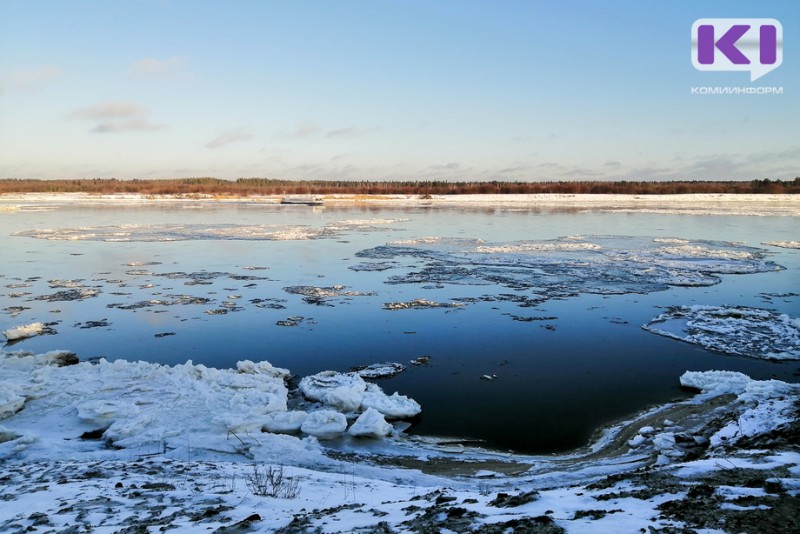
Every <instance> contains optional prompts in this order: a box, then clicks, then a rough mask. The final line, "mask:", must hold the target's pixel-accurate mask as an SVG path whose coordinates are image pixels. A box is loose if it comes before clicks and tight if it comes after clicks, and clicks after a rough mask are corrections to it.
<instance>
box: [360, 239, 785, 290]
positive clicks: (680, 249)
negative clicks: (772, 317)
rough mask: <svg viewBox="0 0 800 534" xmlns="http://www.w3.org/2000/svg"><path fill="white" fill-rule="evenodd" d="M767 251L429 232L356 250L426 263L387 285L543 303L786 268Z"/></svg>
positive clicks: (718, 244) (674, 242)
mask: <svg viewBox="0 0 800 534" xmlns="http://www.w3.org/2000/svg"><path fill="white" fill-rule="evenodd" d="M766 255H767V253H766V252H765V251H764V250H763V249H759V248H755V247H748V246H744V245H741V244H735V243H729V242H724V241H706V240H687V239H664V238H655V239H654V238H648V237H629V236H569V237H562V238H559V239H554V240H547V241H519V242H511V243H494V244H491V243H485V242H483V241H481V240H478V239H460V238H432V237H426V238H420V239H416V240H405V241H396V242H393V243H389V244H387V245H383V246H378V247H375V248H371V249H367V250H362V251H360V252H358V253H357V254H356V256H358V257H359V258H361V259H366V260H399V259H401V258H412V260H413V261H416V262H420V261H422V262H424V263H423V265H422V267H421V268H418V267H412V266H406V267H405V272H402V273H399V274H395V275H392V276H389V277H388V278H387V279H386V283H388V284H412V283H419V284H431V283H433V284H451V285H453V284H456V285H500V286H503V287H507V288H511V289H514V290H520V291H521V290H528V291H532V292H533V293H534V294H535V296H536V298H537V299H540V300H539V302H543V301H545V300H548V299H553V298H564V297H571V296H575V295H578V294H585V293H592V294H607V295H610V294H626V293H641V294H646V293H651V292H654V291H664V290H666V289H668V288H669V287H671V286H711V285H714V284H717V283H719V282H720V278H719V276H718V275H722V274H750V273H759V272H768V271H778V270H781V269H783V267H781V266H779V265H777V264H775V263H774V262H771V261H768V260H766V259H765V258H766ZM395 272H397V270H395Z"/></svg>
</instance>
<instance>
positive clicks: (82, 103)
mask: <svg viewBox="0 0 800 534" xmlns="http://www.w3.org/2000/svg"><path fill="white" fill-rule="evenodd" d="M0 6H1V7H2V9H1V10H0V11H2V16H0V178H41V179H74V178H112V177H116V178H119V179H131V178H140V179H153V178H183V177H193V176H212V177H217V178H226V179H235V178H239V177H265V178H282V179H335V180H340V179H345V180H399V179H402V180H451V181H455V180H458V181H461V180H511V181H517V180H519V181H540V180H608V179H613V180H670V179H689V180H749V179H756V178H771V179H793V178H794V177H796V176H800V135H798V126H797V125H798V124H800V97H798V92H799V91H800V65H799V62H798V56H799V55H800V45H798V39H800V3H799V2H797V1H796V0H774V1H770V2H756V1H736V0H727V1H689V0H678V1H673V2H643V1H641V0H619V1H613V2H612V1H607V2H597V1H592V0H585V1H578V0H566V1H561V2H550V1H533V0H529V1H521V0H519V1H517V0H497V1H490V0H484V1H475V0H402V1H401V0H339V1H334V0H318V1H310V0H291V1H290V0H284V1H270V0H263V1H256V0H250V1H248V0H240V1H232V2H223V1H205V0H139V1H126V0H119V1H114V2H106V1H99V0H97V1H81V0H77V1H69V2H65V1H55V0H31V1H25V0H0ZM701 18H774V19H776V20H778V21H779V22H780V23H781V25H782V27H783V63H782V64H781V65H780V66H779V67H778V68H776V69H775V70H773V71H771V72H769V73H768V74H766V75H765V76H763V77H761V78H759V79H757V80H755V81H752V82H751V81H750V75H749V73H747V72H741V71H740V72H722V71H700V70H697V69H695V67H694V66H693V64H692V25H693V23H694V21H696V20H697V19H701ZM717 53H719V52H717ZM698 87H733V88H755V87H770V88H780V89H781V90H782V94H692V88H698Z"/></svg>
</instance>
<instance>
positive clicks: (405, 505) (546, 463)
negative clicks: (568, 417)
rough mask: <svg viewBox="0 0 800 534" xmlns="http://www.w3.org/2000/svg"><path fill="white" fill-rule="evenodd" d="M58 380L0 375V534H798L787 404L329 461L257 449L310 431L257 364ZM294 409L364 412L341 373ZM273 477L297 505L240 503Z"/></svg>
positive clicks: (700, 401) (310, 387)
mask: <svg viewBox="0 0 800 534" xmlns="http://www.w3.org/2000/svg"><path fill="white" fill-rule="evenodd" d="M74 363H75V359H74V355H70V353H66V352H63V351H62V352H51V353H47V354H43V355H31V354H21V353H2V355H1V356H0V376H2V383H0V406H1V407H0V422H1V423H2V424H1V425H0V456H1V457H2V459H0V480H2V482H3V485H2V486H1V487H0V531H9V532H17V531H23V530H25V529H27V528H28V527H33V528H37V529H38V528H41V529H49V530H54V531H62V530H64V529H71V530H68V531H69V532H84V531H90V530H91V531H93V532H114V531H121V530H123V529H125V528H131V529H133V528H138V529H139V530H136V531H137V532H142V531H145V530H147V531H149V532H157V531H159V530H163V529H168V528H180V529H182V530H184V531H193V530H198V531H199V530H204V531H205V530H208V529H211V530H216V529H222V530H220V532H244V531H258V532H285V533H288V532H308V531H314V532H317V531H319V532H440V531H444V530H450V531H455V532H466V531H471V532H485V533H489V532H492V533H494V532H506V531H518V532H564V531H568V532H573V531H574V532H637V531H639V529H647V528H649V527H653V528H655V529H662V528H676V529H681V528H692V529H712V530H709V531H717V532H721V531H733V532H739V531H753V530H752V526H753V525H756V526H758V525H763V524H764V523H763V521H764V520H765V518H766V517H768V518H769V521H771V525H773V526H774V531H775V532H781V531H789V530H788V529H789V528H793V526H796V523H795V522H794V521H796V511H797V509H798V507H797V503H798V499H800V451H798V441H797V435H798V428H800V425H799V424H798V399H799V398H800V386H798V385H796V384H787V383H784V382H779V381H774V380H772V381H756V380H752V379H750V378H748V377H747V376H745V375H742V374H740V373H731V372H719V371H708V372H693V373H686V374H684V375H683V377H681V383H682V384H683V385H685V386H687V387H692V388H694V389H696V390H699V391H701V393H700V394H698V395H696V396H695V397H693V398H691V399H689V400H687V401H683V402H680V403H675V404H672V405H669V406H664V407H659V408H655V409H653V410H650V411H648V412H646V413H643V414H640V415H639V416H637V417H636V418H634V419H632V420H630V421H627V422H624V423H621V424H619V425H617V426H615V427H614V428H611V429H608V430H607V431H606V432H604V433H603V435H602V436H601V437H600V438H599V440H598V441H597V442H596V443H594V444H593V445H592V446H591V447H590V448H589V449H587V450H586V451H577V452H575V453H573V454H569V455H563V456H555V457H554V456H548V457H524V456H517V455H508V454H501V453H492V452H490V451H480V450H469V449H464V448H453V447H452V446H447V445H438V446H437V445H436V444H435V443H433V442H431V441H430V440H427V441H426V440H418V441H417V440H409V439H404V438H389V440H388V441H374V440H370V439H368V440H361V439H356V438H349V437H345V438H341V439H342V440H343V441H342V442H341V443H340V444H339V445H338V446H337V447H336V449H331V448H326V447H323V446H322V445H321V444H320V442H318V441H317V439H316V438H314V437H310V436H307V437H304V436H302V435H299V436H293V435H284V434H278V433H272V432H264V431H262V428H263V427H265V426H269V425H270V424H278V423H285V424H286V425H288V426H289V427H292V426H293V425H299V427H300V428H302V426H303V425H305V424H306V423H307V422H308V420H309V418H310V417H311V416H310V415H309V416H306V417H302V416H301V417H298V416H297V415H298V413H299V412H298V411H294V412H288V411H286V408H287V404H286V400H287V388H286V383H285V378H286V377H287V374H288V372H287V371H286V370H284V369H279V368H275V367H273V366H271V365H270V364H269V363H267V362H258V363H253V362H241V363H240V365H239V367H238V369H236V370H218V369H211V368H207V367H204V366H195V365H192V364H191V363H187V364H185V365H180V366H175V367H166V366H163V365H156V364H143V363H131V362H124V361H118V362H114V363H106V362H101V363H99V364H96V365H91V364H88V363H78V364H74ZM65 364H74V365H65ZM362 386H364V387H362ZM301 390H302V391H303V393H304V395H305V397H306V399H307V401H306V402H312V401H313V400H314V399H317V398H318V399H321V400H322V402H323V403H324V404H325V407H324V409H323V410H320V411H317V412H312V415H313V413H318V414H321V415H320V416H319V418H321V419H325V418H327V419H330V420H331V421H333V420H340V421H341V420H342V419H344V420H345V421H346V420H347V418H346V416H345V415H344V414H343V413H342V412H340V411H331V408H332V407H334V406H336V407H340V408H342V407H344V408H346V409H347V410H348V411H350V410H353V411H356V410H358V409H359V408H357V407H356V405H357V404H359V405H360V406H361V407H363V406H364V404H365V403H364V399H365V398H366V397H367V396H368V394H370V393H376V392H375V391H371V388H370V384H365V383H363V379H361V378H360V377H358V375H355V374H339V373H325V374H323V375H322V376H319V375H318V376H315V377H308V379H307V380H306V382H305V384H302V385H301ZM359 393H360V394H361V395H362V398H361V402H360V403H357V402H356V399H355V396H357V395H358V394H359ZM384 397H385V399H391V398H392V397H387V396H385V395H384ZM384 397H382V398H384ZM395 397H397V396H395ZM350 401H352V402H350ZM347 403H349V404H348V405H347V406H346V407H345V406H344V404H347ZM403 404H404V405H406V406H409V405H410V402H404V403H403ZM379 412H380V407H379V406H373V405H370V406H367V407H366V409H365V410H364V411H363V412H362V414H361V415H360V416H359V417H358V419H357V420H356V423H355V424H353V425H352V427H351V428H354V429H355V430H354V431H353V432H352V433H353V434H356V435H369V436H375V435H380V434H381V433H382V430H388V429H387V428H386V427H385V426H384V425H385V423H384V421H383V419H384V416H383V414H381V413H379ZM275 414H286V415H285V416H282V417H281V418H279V417H276V415H275ZM332 414H333V415H332ZM339 416H341V417H339ZM278 419H281V420H280V421H279V420H278ZM301 419H302V421H301ZM359 421H360V422H361V423H359ZM320 422H321V421H318V422H317V423H320ZM315 424H316V423H315ZM345 424H347V423H345ZM316 426H321V425H316ZM284 428H286V427H284ZM295 428H296V427H295ZM289 430H292V428H289ZM376 433H377V434H376ZM112 445H113V446H112ZM403 465H405V466H411V467H418V468H420V469H422V470H423V471H425V472H427V473H430V474H427V475H426V474H423V473H422V472H420V471H418V470H417V469H408V468H407V467H406V468H401V467H399V466H403ZM448 466H450V467H451V468H452V469H450V470H448V469H447V467H448ZM269 467H272V468H273V469H274V470H273V471H271V473H273V474H277V473H279V474H280V475H281V476H282V477H283V479H282V482H281V481H277V482H276V479H274V477H273V482H275V483H278V484H296V489H297V491H298V492H299V493H298V494H297V495H296V496H294V498H291V495H290V494H284V497H282V498H281V497H268V496H264V495H261V493H265V492H260V491H256V490H257V489H258V484H257V482H258V481H261V483H262V484H267V482H265V479H264V478H263V476H264V473H265V471H264V470H265V469H267V468H269ZM465 467H466V468H467V471H464V470H463V469H464V468H465ZM506 467H514V468H516V470H515V471H514V472H515V473H516V474H515V475H513V476H510V475H506V474H503V473H504V472H510V471H509V470H507V469H505V468H506ZM259 470H261V471H259ZM466 472H471V473H472V474H471V475H470V476H463V475H461V476H455V475H457V474H458V473H466ZM257 473H260V474H261V478H259V477H256V474H257ZM433 473H436V474H433ZM266 489H269V488H266ZM266 493H268V492H266ZM266 493H265V494H266ZM287 495H288V496H287ZM225 529H228V530H225ZM509 529H510V530H509ZM515 529H517V530H515ZM130 531H131V532H133V530H130Z"/></svg>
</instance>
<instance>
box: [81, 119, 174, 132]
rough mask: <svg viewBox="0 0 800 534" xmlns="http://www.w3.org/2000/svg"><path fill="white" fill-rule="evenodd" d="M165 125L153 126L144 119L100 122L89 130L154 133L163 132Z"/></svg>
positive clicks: (153, 124)
mask: <svg viewBox="0 0 800 534" xmlns="http://www.w3.org/2000/svg"><path fill="white" fill-rule="evenodd" d="M164 128H166V125H165V124H155V123H152V122H149V121H147V120H145V119H133V120H129V121H107V122H101V123H99V124H98V125H97V126H95V127H94V128H92V129H91V131H92V132H94V133H114V132H154V131H156V130H163V129H164Z"/></svg>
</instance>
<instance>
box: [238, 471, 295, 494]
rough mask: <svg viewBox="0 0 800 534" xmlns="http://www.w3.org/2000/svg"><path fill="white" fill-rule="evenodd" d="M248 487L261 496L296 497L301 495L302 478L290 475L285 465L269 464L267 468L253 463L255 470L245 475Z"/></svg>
mask: <svg viewBox="0 0 800 534" xmlns="http://www.w3.org/2000/svg"><path fill="white" fill-rule="evenodd" d="M245 482H246V484H247V489H249V490H250V492H251V493H252V494H253V495H258V496H259V497H277V498H279V499H294V498H296V497H297V496H298V495H300V480H298V479H297V478H296V477H291V476H288V474H287V473H285V471H284V468H283V466H282V465H281V466H277V467H273V466H269V467H267V468H266V469H263V468H259V467H258V466H257V465H256V464H253V472H252V473H250V474H248V475H245Z"/></svg>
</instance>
